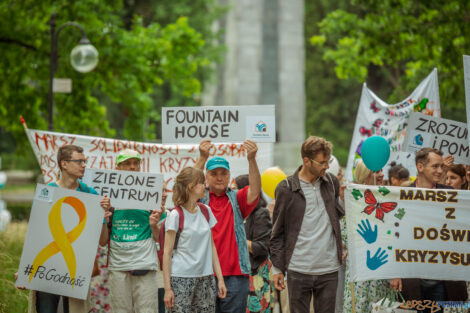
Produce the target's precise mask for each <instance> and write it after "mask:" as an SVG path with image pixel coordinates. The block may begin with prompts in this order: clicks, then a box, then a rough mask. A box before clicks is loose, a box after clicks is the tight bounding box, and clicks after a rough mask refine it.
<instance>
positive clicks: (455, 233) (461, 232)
mask: <svg viewBox="0 0 470 313" xmlns="http://www.w3.org/2000/svg"><path fill="white" fill-rule="evenodd" d="M466 232H467V231H466V230H465V229H451V230H450V233H451V234H452V239H453V240H454V241H463V239H464V237H465V234H466Z"/></svg>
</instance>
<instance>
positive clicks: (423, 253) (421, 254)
mask: <svg viewBox="0 0 470 313" xmlns="http://www.w3.org/2000/svg"><path fill="white" fill-rule="evenodd" d="M417 252H418V256H419V258H420V259H421V261H420V262H421V263H424V262H426V255H427V254H428V251H427V250H417Z"/></svg>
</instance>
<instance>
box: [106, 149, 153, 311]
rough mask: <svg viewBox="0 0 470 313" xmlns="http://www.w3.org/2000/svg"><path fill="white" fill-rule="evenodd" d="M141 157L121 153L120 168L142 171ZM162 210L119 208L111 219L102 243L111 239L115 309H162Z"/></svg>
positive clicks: (110, 261)
mask: <svg viewBox="0 0 470 313" xmlns="http://www.w3.org/2000/svg"><path fill="white" fill-rule="evenodd" d="M141 160H142V159H141V157H140V155H139V153H138V152H137V151H134V150H130V149H126V150H123V151H121V152H120V153H119V156H118V159H117V162H116V169H118V170H121V171H133V172H140V162H141ZM160 216H161V210H160V208H158V210H153V211H148V210H137V209H116V210H114V213H113V216H112V217H111V218H109V219H108V223H107V226H108V229H109V230H110V231H109V232H108V233H105V234H104V235H103V233H102V236H101V238H100V245H102V246H104V245H106V244H108V242H109V246H108V248H109V260H108V261H109V272H110V274H109V285H110V296H111V301H110V302H111V311H112V312H114V313H127V312H158V290H157V288H156V286H157V268H158V258H157V250H156V247H155V242H156V241H158V236H159V226H158V221H159V219H160Z"/></svg>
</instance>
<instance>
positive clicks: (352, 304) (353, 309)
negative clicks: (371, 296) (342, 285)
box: [349, 282, 356, 313]
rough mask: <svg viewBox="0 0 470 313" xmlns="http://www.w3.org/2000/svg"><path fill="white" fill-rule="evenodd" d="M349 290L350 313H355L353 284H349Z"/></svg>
mask: <svg viewBox="0 0 470 313" xmlns="http://www.w3.org/2000/svg"><path fill="white" fill-rule="evenodd" d="M349 288H350V289H351V306H352V313H356V297H355V296H354V283H353V282H350V283H349Z"/></svg>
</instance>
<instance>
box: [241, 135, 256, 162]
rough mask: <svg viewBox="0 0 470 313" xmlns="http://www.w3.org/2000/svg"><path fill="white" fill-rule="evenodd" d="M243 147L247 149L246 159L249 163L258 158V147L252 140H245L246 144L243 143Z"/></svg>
mask: <svg viewBox="0 0 470 313" xmlns="http://www.w3.org/2000/svg"><path fill="white" fill-rule="evenodd" d="M243 146H244V147H245V149H246V158H247V159H248V161H250V160H254V158H255V157H256V152H258V146H257V145H256V143H255V142H254V141H251V140H245V142H243Z"/></svg>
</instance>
